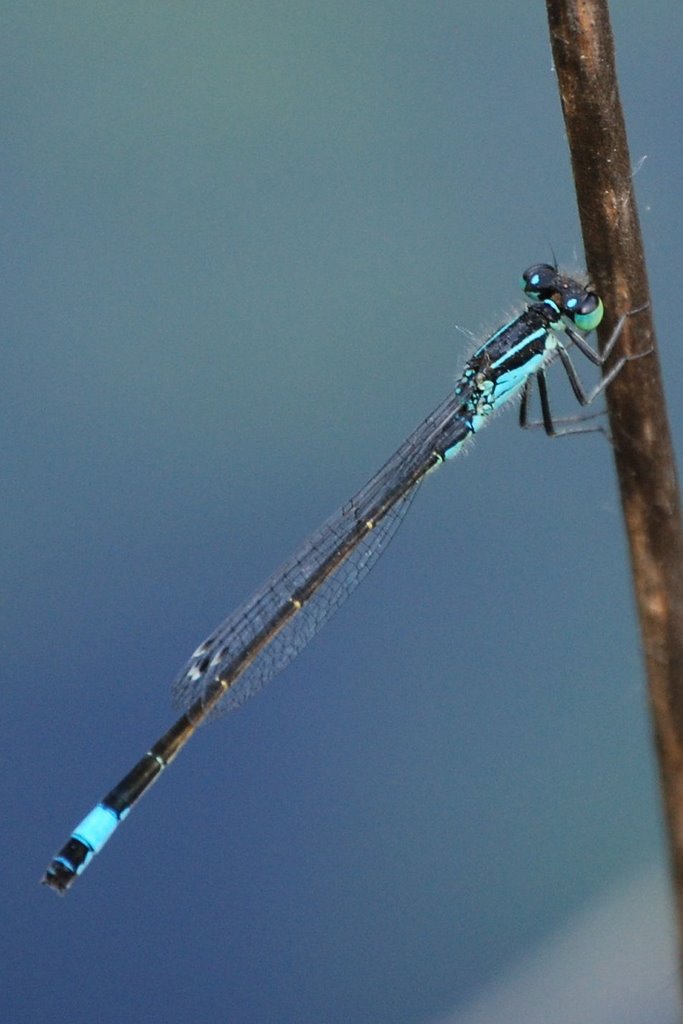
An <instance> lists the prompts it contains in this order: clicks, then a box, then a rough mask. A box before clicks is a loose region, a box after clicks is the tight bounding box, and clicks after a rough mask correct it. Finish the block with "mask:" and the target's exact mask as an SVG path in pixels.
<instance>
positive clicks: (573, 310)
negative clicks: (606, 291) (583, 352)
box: [564, 292, 605, 334]
mask: <svg viewBox="0 0 683 1024" xmlns="http://www.w3.org/2000/svg"><path fill="white" fill-rule="evenodd" d="M564 308H565V313H566V315H567V316H568V317H570V319H571V320H572V321H573V322H574V323H575V324H576V326H577V327H578V328H579V330H580V331H585V332H586V334H588V333H589V332H590V331H594V330H595V328H596V327H597V326H598V324H599V323H600V321H601V320H602V317H603V314H604V312H605V307H604V306H603V304H602V299H601V298H600V297H599V296H598V295H596V294H595V292H586V293H585V294H584V297H583V299H582V300H581V302H579V301H578V300H577V299H570V300H569V301H568V302H567V303H565V307H564Z"/></svg>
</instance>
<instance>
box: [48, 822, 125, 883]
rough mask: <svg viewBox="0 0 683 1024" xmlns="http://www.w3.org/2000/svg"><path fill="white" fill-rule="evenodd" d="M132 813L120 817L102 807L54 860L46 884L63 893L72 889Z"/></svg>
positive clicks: (74, 834) (82, 823) (70, 839)
mask: <svg viewBox="0 0 683 1024" xmlns="http://www.w3.org/2000/svg"><path fill="white" fill-rule="evenodd" d="M127 813H128V810H125V811H122V812H121V814H117V813H116V811H114V810H112V808H111V807H106V806H105V804H98V805H97V806H96V807H93V809H92V811H90V813H89V814H86V816H85V818H83V821H81V822H80V823H79V824H78V825H77V826H76V828H75V829H74V830H73V832H72V833H71V836H70V837H69V840H68V842H67V843H66V845H65V846H64V847H63V848H62V849H61V850H60V851H59V853H58V854H57V855H56V856H55V857H54V859H53V861H52V863H51V864H50V867H49V868H48V870H47V873H46V879H45V881H47V882H48V884H50V885H52V886H53V887H54V888H55V889H58V890H59V891H60V892H64V891H65V890H66V889H68V887H69V886H70V885H71V883H72V881H73V880H74V878H76V876H77V875H80V874H81V872H82V871H85V869H86V868H87V866H88V864H89V863H90V861H91V860H92V859H93V857H94V856H95V854H96V853H99V852H100V850H101V849H102V847H103V846H104V844H105V843H106V842H107V840H108V839H110V838H111V836H112V834H113V832H114V831H115V830H116V828H117V826H118V825H119V824H120V822H122V821H123V819H124V818H125V817H126V814H127Z"/></svg>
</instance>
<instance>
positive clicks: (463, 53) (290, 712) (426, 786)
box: [0, 0, 683, 1024]
mask: <svg viewBox="0 0 683 1024" xmlns="http://www.w3.org/2000/svg"><path fill="white" fill-rule="evenodd" d="M613 17H614V29H615V35H616V42H617V56H618V63H619V70H620V76H621V88H622V95H623V101H624V105H625V111H626V116H627V120H628V125H629V132H630V145H631V150H632V157H633V163H634V167H635V166H636V165H637V166H638V170H637V174H636V177H635V183H636V186H637V193H638V197H639V202H640V213H641V218H642V226H643V231H644V236H645V241H646V247H647V253H648V256H649V270H650V275H651V284H652V290H653V301H654V312H655V316H656V322H657V326H658V329H659V337H660V343H661V348H662V357H663V361H664V367H665V372H666V375H667V381H668V385H667V386H668V396H669V401H670V414H671V418H672V425H673V430H674V435H675V437H676V438H677V440H678V442H679V445H680V442H681V440H682V435H683V421H682V419H681V413H680V404H679V395H680V393H681V386H682V379H681V359H680V351H681V349H680V337H679V328H680V323H679V321H680V317H679V311H678V306H677V302H678V295H679V282H680V274H681V261H682V257H683V243H682V242H681V231H680V224H681V207H682V203H681V155H682V154H681V150H682V144H681V127H680V126H681V121H682V117H683V111H682V109H681V107H682V103H681V85H680V55H681V47H682V45H683V12H682V9H681V5H680V3H678V2H676V0H652V2H651V3H649V4H648V5H647V6H646V7H644V6H643V4H641V3H636V2H625V0H621V2H619V3H616V4H614V11H613ZM0 46H1V47H2V66H3V69H4V73H3V78H4V88H3V102H2V116H3V122H4V124H3V132H2V138H3V143H2V149H3V189H2V193H3V203H2V206H3V218H2V225H3V243H4V244H3V251H4V266H3V290H4V293H5V307H6V317H5V328H4V331H3V334H4V343H3V346H2V396H1V399H0V409H1V414H2V437H3V444H2V459H1V464H2V508H3V511H2V516H1V521H2V527H3V544H2V558H3V566H2V579H3V588H2V590H3V598H4V609H3V615H2V630H3V677H4V678H3V693H4V697H3V700H4V708H3V720H4V738H3V755H4V756H3V768H2V779H3V788H4V793H3V798H2V808H3V814H2V819H3V820H2V829H1V831H2V840H1V842H2V847H3V854H2V863H3V892H4V909H3V914H2V918H3V925H2V933H3V945H4V948H3V952H2V963H3V968H4V971H5V974H6V979H5V982H4V983H3V985H2V992H3V1000H4V1001H5V1002H6V1004H7V1006H6V1009H5V1012H4V1019H6V1020H8V1021H10V1020H11V1021H13V1022H16V1024H24V1022H32V1024H33V1022H35V1021H41V1022H47V1024H52V1022H57V1021H60V1022H61V1021H63V1020H69V1021H71V1022H73V1024H81V1022H85V1021H92V1020H97V1021H99V1022H104V1024H109V1022H118V1021H136V1022H137V1021H141V1022H142V1021H145V1022H157V1021H159V1022H160V1021H164V1022H165V1024H180V1022H185V1021H187V1020H201V1021H217V1022H219V1021H220V1022H224V1021H235V1022H239V1024H257V1022H258V1024H261V1022H273V1021H274V1022H287V1024H289V1022H291V1024H336V1022H367V1024H421V1022H433V1021H455V1020H458V1021H460V1020H466V1021H470V1020H471V1021H474V1020H476V1021H480V1022H482V1024H483V1022H486V1024H498V1022H503V1021H505V1022H508V1021H510V1020H524V1021H536V1020H539V1021H540V1020H543V1021H548V1020H553V1021H561V1022H564V1021H575V1020H576V1021H579V1020H581V1021H586V1020H590V1021H591V1022H601V1021H608V1020H609V1021H617V1020H619V1021H624V1020H628V1021H633V1022H636V1021H637V1022H640V1021H643V1022H645V1021H647V1022H648V1024H649V1022H653V1021H656V1022H667V1024H668V1022H669V1021H673V1020H674V1019H676V1016H675V1000H676V990H677V981H676V976H675V972H674V967H673V941H672V938H671V923H670V920H669V912H668V910H667V901H668V894H667V889H666V879H665V853H664V847H663V843H662V828H661V824H660V807H659V798H658V793H657V788H656V769H655V765H654V761H653V755H652V745H651V740H650V729H649V724H648V720H647V716H646V695H645V691H644V684H643V678H642V670H641V659H640V652H639V641H638V634H637V630H636V624H635V621H634V611H633V602H632V596H631V589H630V582H629V576H628V569H627V565H626V555H625V545H624V538H623V532H622V526H621V521H620V513H619V506H618V500H617V495H616V491H615V482H614V475H613V469H612V465H611V459H610V451H609V448H608V446H607V444H605V443H604V441H603V440H602V439H601V438H600V437H599V436H595V437H587V438H579V439H577V440H574V441H571V442H568V441H564V442H558V443H550V442H548V441H547V440H546V439H545V438H544V437H542V436H531V435H529V434H522V433H521V432H519V431H518V430H516V429H515V416H514V413H509V414H507V415H506V416H505V417H500V418H499V419H498V420H497V421H496V422H495V423H494V424H493V425H492V426H491V427H490V428H489V429H488V430H487V431H486V432H485V433H484V434H483V436H482V437H481V439H480V440H479V442H478V443H477V445H476V446H475V447H474V448H473V450H472V451H471V454H470V455H469V456H467V457H465V458H462V459H460V460H458V461H457V462H456V463H455V464H452V465H450V466H448V467H447V468H446V469H444V470H442V471H441V472H440V473H439V474H436V475H435V476H434V477H432V478H431V479H430V480H429V481H428V483H427V484H426V485H425V486H424V487H423V488H422V491H421V493H420V495H419V497H418V499H417V501H416V502H415V505H414V507H413V510H412V512H411V514H410V516H409V518H408V520H407V521H406V523H405V525H404V527H403V528H402V530H401V532H400V534H399V535H398V537H397V538H396V540H395V542H394V543H393V544H392V546H391V549H390V550H389V552H388V553H387V555H386V556H385V558H384V559H383V560H382V562H381V563H380V565H379V566H378V567H377V569H376V570H375V571H374V572H373V574H372V576H371V577H370V578H369V579H368V580H367V581H366V583H365V584H364V585H363V586H362V587H361V588H360V590H359V591H358V592H357V593H356V594H355V595H354V597H353V599H352V600H351V601H350V602H349V604H348V606H346V607H344V608H343V610H342V611H341V612H340V613H339V614H338V616H337V617H336V618H335V619H334V620H333V622H332V623H331V624H330V625H329V626H328V627H327V628H326V629H325V631H324V632H323V633H322V634H321V635H320V637H319V638H317V639H316V641H315V642H314V643H313V644H312V645H311V646H310V648H309V649H308V650H307V651H306V652H305V653H304V654H303V655H302V656H301V657H300V658H299V659H298V660H297V661H296V662H295V663H294V664H293V665H292V666H290V668H289V669H288V670H287V671H286V673H285V674H283V675H282V676H281V677H279V678H278V679H277V680H276V681H275V682H274V683H272V684H271V685H270V686H269V687H268V689H267V690H266V691H265V692H263V693H262V694H261V695H259V696H258V698H256V699H254V700H253V701H252V702H251V703H250V704H248V705H247V706H246V707H245V708H244V709H243V710H241V711H239V712H238V713H236V714H234V715H232V716H230V717H229V718H227V719H226V720H224V721H222V722H220V723H218V724H216V725H214V726H211V727H207V728H206V729H202V730H201V733H200V734H199V735H198V736H197V737H196V738H195V739H194V740H193V741H192V743H191V744H190V746H189V747H188V748H187V750H186V751H184V753H183V754H182V756H181V757H180V758H179V759H178V761H177V763H176V764H175V765H174V766H173V767H172V768H171V769H170V770H169V771H168V772H167V773H166V774H165V775H164V777H163V779H162V781H161V782H160V783H159V785H158V786H157V787H155V789H154V790H153V791H152V792H151V793H150V794H149V795H148V796H147V797H146V798H145V800H144V801H143V802H142V804H141V805H140V806H139V807H137V808H136V809H135V811H134V812H133V814H132V815H131V818H130V820H129V821H128V822H127V823H126V824H125V826H124V827H122V828H121V830H120V832H119V833H118V834H117V835H116V836H115V838H114V839H113V840H112V841H111V843H110V844H109V846H108V847H107V848H106V850H105V851H104V852H103V853H102V854H101V856H99V857H98V858H97V859H96V861H95V862H94V863H93V865H92V866H91V867H90V868H89V870H88V871H87V872H86V874H85V875H84V876H83V878H82V879H80V880H79V881H78V883H77V884H76V885H75V887H74V889H73V891H72V892H71V893H70V894H69V896H68V897H67V898H66V899H65V900H62V901H60V900H59V899H57V898H56V897H55V896H54V895H53V894H52V893H51V892H49V891H48V890H46V889H44V888H41V887H40V886H39V885H38V881H39V878H40V876H41V874H42V872H43V870H44V869H45V867H46V865H47V863H48V861H49V859H50V857H51V855H52V854H53V853H54V852H55V850H56V849H57V848H58V847H59V846H61V845H62V844H63V842H64V841H65V840H66V838H67V835H68V833H69V830H70V829H71V827H72V826H73V825H75V823H76V822H77V821H78V820H79V819H80V817H82V815H83V814H84V813H85V812H86V811H87V810H89V808H90V807H91V805H92V804H93V803H94V802H95V801H96V800H97V799H99V798H100V797H101V796H102V795H103V794H104V793H105V792H106V791H107V790H108V789H109V788H110V787H111V785H113V784H114V783H115V782H116V781H117V780H118V778H119V776H120V775H121V774H122V773H123V772H124V771H125V770H127V769H128V768H129V767H130V766H131V764H132V763H133V762H134V761H135V760H136V759H137V758H138V757H139V756H141V754H142V753H143V752H144V751H145V750H146V749H147V746H148V745H149V744H150V743H151V742H152V741H153V740H154V739H156V737H157V736H158V735H159V734H160V733H161V732H162V731H164V730H165V729H166V728H167V726H168V725H170V723H171V721H172V720H173V712H172V711H171V708H170V705H169V699H168V692H169V690H168V684H169V681H170V680H171V679H172V678H173V676H174V674H175V673H176V671H177V670H178V668H179V667H180V665H181V664H182V663H183V662H184V660H185V658H186V657H187V656H188V654H189V653H190V652H191V651H192V650H193V649H194V647H195V646H196V644H197V643H198V642H199V641H200V640H201V639H203V638H204V636H205V635H206V634H207V633H208V632H209V631H210V630H211V629H212V628H213V626H214V625H216V623H217V622H218V621H220V619H221V618H222V617H224V616H225V615H226V614H227V613H228V612H230V611H232V610H233V608H234V607H235V606H236V605H237V604H238V603H239V602H241V601H242V600H243V599H244V598H245V597H247V596H248V595H249V593H250V591H251V590H252V588H254V587H255V586H257V585H259V584H260V583H261V581H262V580H263V578H264V577H265V576H266V575H268V574H269V573H270V571H271V570H273V569H274V568H275V567H276V565H277V564H278V563H279V562H281V561H282V560H283V559H284V558H285V557H287V556H288V555H289V554H290V552H291V550H292V549H293V548H294V547H295V546H296V545H297V544H298V542H299V541H300V540H302V539H303V538H304V537H305V535H306V534H307V533H308V532H309V531H311V530H312V529H314V528H315V527H317V526H318V525H319V523H320V521H321V520H322V519H323V518H324V517H325V516H326V515H327V514H328V513H329V512H331V511H332V510H333V509H334V508H335V507H336V506H337V505H338V504H340V503H341V502H342V501H343V500H345V499H346V498H347V497H348V496H349V495H350V494H351V493H353V492H354V490H356V489H357V488H358V487H359V486H360V485H361V484H363V483H364V482H365V480H366V479H367V478H368V477H369V476H370V475H371V474H372V473H373V472H374V471H375V470H376V469H377V468H378V466H379V465H380V464H381V462H382V461H383V460H384V459H385V457H387V456H388V455H389V454H390V453H391V452H392V451H393V449H394V448H395V447H396V446H397V445H398V444H399V443H400V442H401V441H402V440H403V438H404V437H405V436H406V435H407V433H408V432H409V431H410V430H411V429H412V428H413V427H414V426H415V424H416V423H417V422H418V421H419V420H420V419H421V418H422V417H423V416H424V415H426V414H427V413H428V412H429V411H430V410H431V408H432V407H433V406H434V405H435V404H436V403H437V402H438V401H440V400H441V399H442V398H443V397H444V396H445V394H446V393H447V391H448V388H449V387H450V386H451V383H452V381H453V380H454V378H455V375H456V373H457V371H458V368H459V367H460V366H461V364H462V361H463V358H464V357H465V356H466V355H467V354H468V352H469V351H470V349H471V344H472V343H471V340H470V339H469V338H468V336H467V333H466V332H468V331H472V332H475V333H477V334H478V333H479V332H482V331H486V330H487V329H492V328H493V327H495V326H497V325H498V324H499V323H501V322H502V321H503V320H504V319H505V317H506V316H507V315H508V314H509V313H511V312H513V311H514V310H515V309H516V308H519V307H518V305H517V304H518V303H519V301H520V296H519V293H518V280H519V275H520V273H521V271H522V270H523V269H524V268H525V267H526V266H527V265H529V264H530V263H534V262H538V261H551V260H552V258H553V253H556V254H557V257H558V259H559V260H560V261H561V262H563V263H565V264H569V265H570V266H571V265H576V264H580V263H581V261H582V251H581V239H580V232H579V227H578V222H577V215H576V210H575V201H574V196H573V190H572V180H571V173H570V167H569V158H568V153H567V147H566V141H565V136H564V129H563V123H562V119H561V113H560V105H559V100H558V96H557V91H556V83H555V77H554V74H553V68H552V61H551V55H550V49H549V43H548V35H547V25H546V22H545V16H544V5H543V4H542V3H541V2H540V0H538V2H533V3H532V2H530V0H526V2H523V3H518V4H508V3H503V2H500V0H498V2H484V3H474V2H471V3H463V2H456V0H452V2H450V3H435V4H426V5H425V4H417V3H396V2H394V3H391V2H379V3H377V2H370V0H365V2H359V0H343V2H342V0H330V2H328V3H323V4H319V3H313V2H291V3H278V2H274V0H263V2H254V3H244V2H224V3H216V2H213V3H205V4H183V3H157V2H150V3H144V4H139V3H130V2H123V3H117V4H114V5H112V4H102V3H84V2H72V3H58V4H55V3H50V2H42V3H32V2H27V3H22V4H7V5H4V11H3V31H2V41H1V42H0ZM597 141H599V140H596V143H597ZM643 158H644V159H643ZM459 328H461V329H462V330H459ZM565 397H566V395H565V390H564V388H563V387H562V384H561V382H559V381H558V390H557V392H556V405H559V406H560V407H562V405H563V402H564V401H565ZM569 408H570V409H571V408H572V406H571V403H569ZM597 922H601V924H598V923H597ZM591 943H592V945H591ZM515 979H516V981H515ZM582 1000H583V1001H584V1002H583V1003H582ZM615 1007H617V1009H615Z"/></svg>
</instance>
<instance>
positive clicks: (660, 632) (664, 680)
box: [546, 0, 683, 937]
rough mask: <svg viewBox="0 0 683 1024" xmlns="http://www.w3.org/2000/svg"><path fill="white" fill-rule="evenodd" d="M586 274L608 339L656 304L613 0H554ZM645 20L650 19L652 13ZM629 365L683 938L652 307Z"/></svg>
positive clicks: (627, 452)
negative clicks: (616, 327) (621, 318)
mask: <svg viewBox="0 0 683 1024" xmlns="http://www.w3.org/2000/svg"><path fill="white" fill-rule="evenodd" d="M546 6H547V9H548V20H549V24H550V39H551V44H552V51H553V57H554V61H555V67H556V70H557V76H558V79H559V88H560V96H561V100H562V109H563V111H564V118H565V123H566V127H567V137H568V140H569V148H570V151H571V158H572V166H573V171H574V180H575V184H576V193H577V200H578V206H579V213H580V217H581V225H582V228H583V237H584V244H585V250H586V259H587V265H588V270H589V273H590V275H591V279H592V282H593V284H594V285H595V288H596V290H597V291H598V293H599V294H600V295H601V296H602V298H603V301H604V303H605V308H606V310H607V311H608V313H609V314H610V315H609V316H607V317H606V324H605V328H604V330H605V336H607V334H609V331H610V328H611V327H612V326H613V324H614V321H615V319H616V317H617V316H618V314H619V313H622V312H625V311H629V310H635V309H638V308H639V307H642V306H643V305H644V304H646V303H647V302H648V301H649V293H648V284H647V276H646V270H645V260H644V255H643V245H642V239H641V234H640V225H639V222H638V213H637V209H636V204H635V198H634V194H633V180H632V170H631V164H630V160H629V153H628V145H627V140H626V129H625V125H624V117H623V112H622V108H621V103H620V100H619V91H618V87H617V80H616V73H615V63H614V45H613V39H612V31H611V27H610V22H609V11H608V6H607V0H546ZM644 16H645V15H644ZM622 344H623V345H624V347H625V351H626V352H630V353H636V352H645V351H647V350H648V349H649V348H653V351H652V354H651V355H650V356H648V357H647V358H644V359H639V360H637V361H634V362H632V363H630V364H629V365H628V366H627V367H626V368H625V369H624V371H623V373H621V374H620V375H619V377H618V378H617V379H616V381H615V382H614V384H613V385H612V386H611V387H610V388H609V391H608V409H609V416H610V426H611V431H612V436H613V439H614V455H615V460H616V468H617V475H618V480H619V487H620V491H621V501H622V507H623V511H624V521H625V525H626V532H627V535H628V542H629V547H630V554H631V567H632V573H633V580H634V588H635V594H636V602H637V606H638V615H639V618H640V628H641V633H642V642H643V648H644V653H645V663H646V669H647V676H648V685H649V694H650V704H651V710H652V715H653V719H654V734H655V738H656V745H657V752H658V755H659V767H660V777H661V783H662V790H663V798H664V806H665V810H666V817H667V822H668V829H669V840H670V850H671V863H672V866H673V875H674V884H675V894H676V900H677V904H678V922H679V936H681V937H683V539H682V533H681V516H680V505H679V495H678V485H677V480H676V470H675V465H674V456H673V449H672V444H671V437H670V431H669V424H668V421H667V415H666V405H665V399H664V393H663V390H662V382H661V375H660V367H659V361H658V359H657V354H656V350H655V349H654V345H655V336H654V327H653V323H652V308H651V307H648V308H647V309H646V310H644V311H642V312H639V313H637V314H635V315H634V316H632V317H630V318H629V320H628V322H627V324H626V327H625V330H624V335H623V341H621V342H620V345H622Z"/></svg>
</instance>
